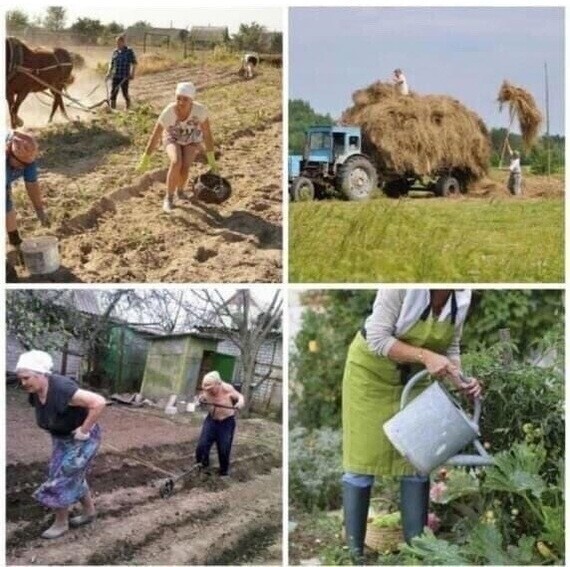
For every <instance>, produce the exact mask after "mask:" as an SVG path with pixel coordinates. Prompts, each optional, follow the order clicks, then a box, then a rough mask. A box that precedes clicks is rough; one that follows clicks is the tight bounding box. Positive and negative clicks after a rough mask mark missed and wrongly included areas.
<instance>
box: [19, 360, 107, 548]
mask: <svg viewBox="0 0 570 567" xmlns="http://www.w3.org/2000/svg"><path fill="white" fill-rule="evenodd" d="M52 368H53V360H52V357H51V356H50V355H49V354H48V353H47V352H43V351H40V350H31V351H29V352H25V353H24V354H22V355H21V356H20V358H19V359H18V363H17V364H16V374H17V376H18V380H19V381H20V384H21V386H22V388H23V389H24V390H25V391H26V392H27V393H28V395H29V401H30V404H31V405H32V406H33V407H34V408H35V412H36V423H37V424H38V426H39V427H41V428H42V429H45V430H46V431H48V432H49V433H50V434H51V439H52V446H53V451H52V456H51V461H50V465H49V472H48V478H47V480H46V481H45V482H44V483H43V484H42V485H41V486H40V487H39V488H38V489H37V490H36V491H35V492H34V498H35V499H36V500H37V501H38V502H39V503H40V504H42V505H43V506H46V507H47V508H50V509H52V510H53V511H54V512H55V521H54V523H53V524H52V526H51V527H50V528H48V529H47V530H46V531H44V532H43V533H42V537H43V538H45V539H56V538H58V537H61V536H62V535H63V534H64V533H65V532H67V531H68V529H69V528H70V527H72V528H77V527H79V526H83V525H85V524H89V523H91V522H92V521H93V520H94V519H95V505H94V503H93V499H92V497H91V492H90V490H89V486H88V484H87V481H86V475H87V471H88V469H89V467H90V465H91V463H92V461H93V458H94V457H95V455H96V454H97V451H98V449H99V445H100V444H101V429H100V427H99V425H98V423H97V421H98V420H99V418H100V417H101V412H102V411H103V408H104V407H105V398H103V397H102V396H100V395H99V394H95V393H93V392H89V391H87V390H83V389H81V388H80V387H79V386H78V385H77V384H76V382H75V381H74V380H72V379H71V378H68V377H66V376H60V375H58V374H54V373H53V372H52ZM76 502H81V504H82V507H83V511H82V513H81V514H80V515H77V516H74V517H72V518H70V517H69V509H70V507H71V506H73V504H75V503H76Z"/></svg>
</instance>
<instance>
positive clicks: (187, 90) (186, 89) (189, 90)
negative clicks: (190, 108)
mask: <svg viewBox="0 0 570 567" xmlns="http://www.w3.org/2000/svg"><path fill="white" fill-rule="evenodd" d="M178 95H181V96H187V97H188V98H194V97H195V96H196V87H195V86H194V84H193V83H178V84H177V85H176V96H178Z"/></svg>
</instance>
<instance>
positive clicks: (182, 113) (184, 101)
mask: <svg viewBox="0 0 570 567" xmlns="http://www.w3.org/2000/svg"><path fill="white" fill-rule="evenodd" d="M175 96H176V101H175V102H172V103H170V104H169V105H168V106H166V108H165V109H164V110H163V111H162V112H161V114H160V116H159V117H158V120H157V121H156V125H155V127H154V130H153V131H152V134H151V136H150V139H149V141H148V143H147V145H146V149H145V151H144V154H143V156H142V158H141V160H140V162H139V164H138V165H137V168H136V169H137V171H138V172H143V171H146V170H147V169H148V168H149V166H150V155H151V154H152V152H153V151H154V150H155V149H156V147H157V146H158V144H159V141H160V139H161V137H162V142H163V145H164V147H165V149H166V154H167V156H168V158H169V160H170V165H169V167H168V173H167V174H166V186H167V192H166V196H165V198H164V202H163V206H162V209H163V211H164V212H165V213H171V212H172V209H173V207H174V198H175V195H176V196H177V197H178V198H179V199H185V198H186V195H185V193H184V189H185V188H186V184H187V182H188V174H189V171H190V166H191V165H192V162H193V161H195V160H196V157H197V156H198V154H200V153H203V152H204V151H205V152H206V158H207V160H208V165H209V166H210V171H211V172H212V173H214V174H217V173H218V165H217V163H216V158H215V156H214V138H213V136H212V130H211V128H210V119H209V118H208V109H207V108H206V107H205V106H204V105H203V104H200V103H199V102H196V100H195V98H196V87H195V86H194V85H193V84H192V83H188V82H185V83H178V85H176V91H175Z"/></svg>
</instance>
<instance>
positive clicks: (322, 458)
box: [289, 427, 342, 512]
mask: <svg viewBox="0 0 570 567" xmlns="http://www.w3.org/2000/svg"><path fill="white" fill-rule="evenodd" d="M341 443H342V432H341V431H339V430H333V429H330V428H323V429H319V430H315V431H312V432H308V431H307V430H306V429H305V428H303V427H295V428H293V429H291V431H290V432H289V498H290V500H291V502H292V503H294V504H295V505H296V506H298V507H299V508H302V509H304V510H306V511H308V512H312V511H314V510H316V509H321V510H335V509H338V508H339V507H340V505H341V502H342V486H341V476H342V449H341Z"/></svg>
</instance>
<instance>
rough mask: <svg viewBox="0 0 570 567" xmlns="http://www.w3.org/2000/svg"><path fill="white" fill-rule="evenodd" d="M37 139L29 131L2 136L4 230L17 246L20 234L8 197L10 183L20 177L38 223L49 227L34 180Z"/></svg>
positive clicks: (36, 176) (10, 193)
mask: <svg viewBox="0 0 570 567" xmlns="http://www.w3.org/2000/svg"><path fill="white" fill-rule="evenodd" d="M37 157H38V143H37V141H36V139H35V138H34V137H33V136H32V135H31V134H25V133H24V132H18V131H16V130H13V131H10V132H8V135H7V136H6V232H7V233H8V242H9V243H10V244H11V245H12V246H13V247H14V248H15V249H16V250H19V249H20V245H21V244H22V238H21V236H20V232H19V231H18V219H17V217H16V211H15V209H14V203H13V201H12V183H13V182H14V181H16V180H17V179H20V178H23V179H24V184H25V186H26V191H27V193H28V196H29V198H30V201H31V202H32V205H33V207H34V209H35V211H36V216H37V217H38V220H39V221H40V223H41V225H42V226H45V227H49V226H50V221H49V217H48V214H47V212H46V209H45V206H44V203H43V199H42V191H41V188H40V184H39V182H38V168H37V164H36V160H37Z"/></svg>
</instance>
